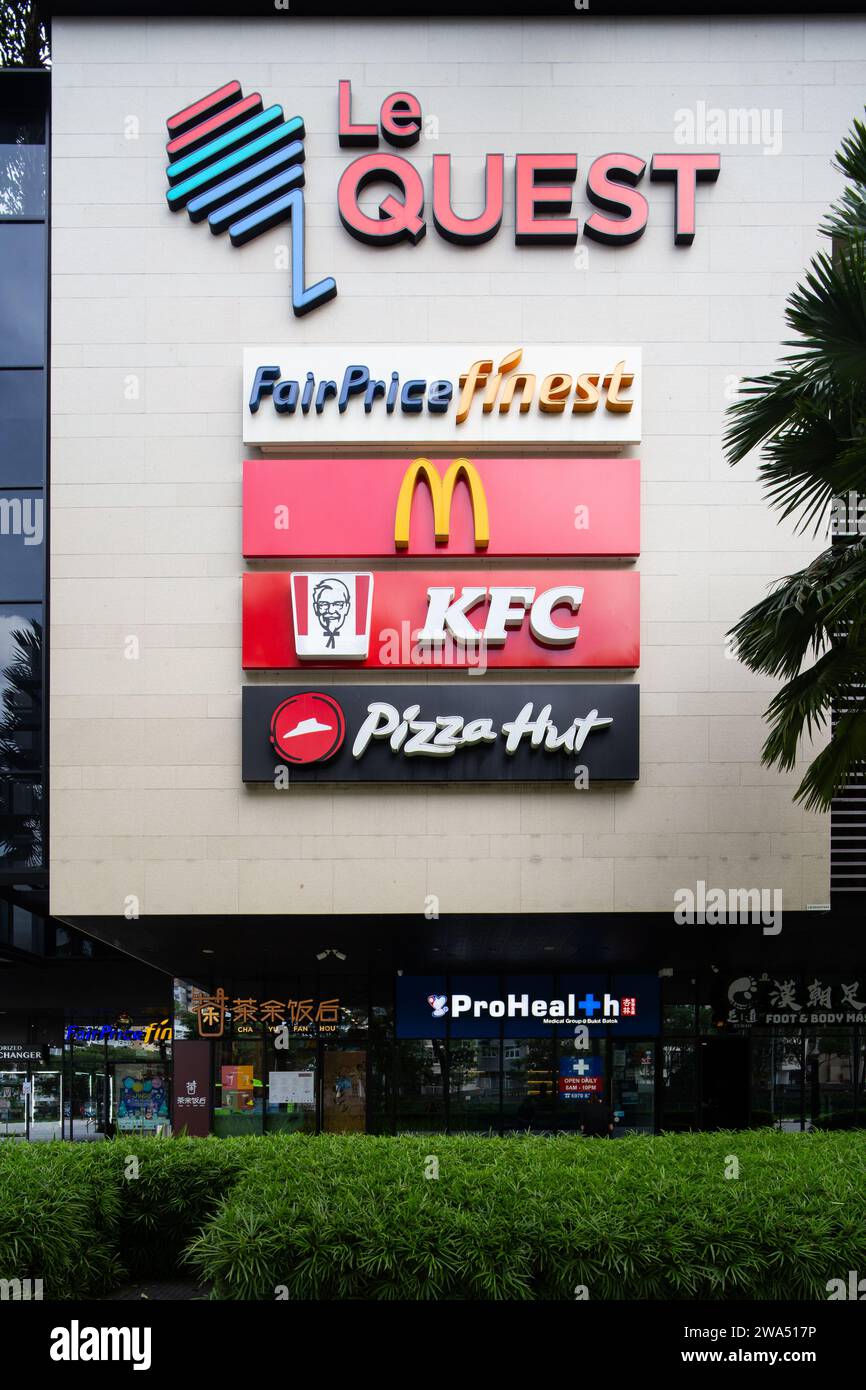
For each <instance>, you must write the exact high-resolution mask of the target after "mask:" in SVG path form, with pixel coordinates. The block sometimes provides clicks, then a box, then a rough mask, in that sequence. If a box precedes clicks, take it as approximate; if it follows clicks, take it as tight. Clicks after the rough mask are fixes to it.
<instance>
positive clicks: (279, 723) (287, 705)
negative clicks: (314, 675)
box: [271, 690, 346, 763]
mask: <svg viewBox="0 0 866 1390" xmlns="http://www.w3.org/2000/svg"><path fill="white" fill-rule="evenodd" d="M345 736H346V716H345V715H344V714H343V711H342V709H341V708H340V706H339V705H338V704H337V701H336V700H335V699H333V697H332V696H330V695H321V694H319V693H318V692H317V691H312V690H305V691H302V692H301V693H300V694H298V695H290V696H289V698H288V699H287V700H283V701H282V703H281V704H279V705H277V708H276V709H275V710H274V713H273V715H272V717H271V743H272V744H273V745H274V748H275V750H276V751H277V753H278V754H279V755H280V757H281V758H283V759H284V760H285V761H286V762H287V763H323V762H325V761H327V759H328V758H332V757H333V756H334V754H335V753H336V751H337V749H338V748H339V747H340V745H341V744H342V742H343V739H344V738H345Z"/></svg>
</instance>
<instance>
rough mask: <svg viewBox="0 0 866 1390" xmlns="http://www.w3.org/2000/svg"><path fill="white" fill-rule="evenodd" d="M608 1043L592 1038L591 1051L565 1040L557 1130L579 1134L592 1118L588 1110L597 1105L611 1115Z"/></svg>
mask: <svg viewBox="0 0 866 1390" xmlns="http://www.w3.org/2000/svg"><path fill="white" fill-rule="evenodd" d="M606 1042H607V1039H606V1038H593V1037H590V1040H589V1046H588V1047H577V1046H576V1044H575V1040H574V1038H563V1039H562V1042H561V1043H560V1047H559V1076H558V1078H557V1089H558V1092H559V1096H558V1101H557V1119H556V1127H557V1129H563V1130H573V1131H575V1132H577V1131H579V1130H580V1128H581V1125H583V1123H584V1121H586V1120H587V1119H588V1118H589V1117H588V1115H587V1111H588V1108H589V1107H592V1106H595V1105H596V1104H597V1103H600V1104H601V1105H603V1106H604V1108H605V1111H606V1112H607V1113H609V1112H610V1108H611V1100H610V1087H609V1085H608V1080H607V1068H606V1056H605V1054H606ZM592 1127H593V1126H592V1125H590V1128H592Z"/></svg>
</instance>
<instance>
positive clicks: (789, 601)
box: [725, 121, 866, 811]
mask: <svg viewBox="0 0 866 1390" xmlns="http://www.w3.org/2000/svg"><path fill="white" fill-rule="evenodd" d="M836 167H837V168H838V169H839V170H840V171H841V172H842V173H844V175H845V177H846V179H847V180H848V184H847V186H846V188H845V190H844V192H843V194H842V196H841V197H840V198H839V199H838V201H837V202H836V203H835V204H834V205H833V207H832V208H831V209H830V212H829V214H828V216H827V219H826V221H825V223H824V224H823V226H822V227H821V228H820V230H821V232H822V234H823V235H825V236H827V237H828V238H830V239H831V250H830V253H829V254H827V253H825V252H821V253H820V254H819V255H817V256H816V257H815V258H814V259H813V260H812V263H811V266H810V269H809V270H808V272H807V274H806V277H805V282H804V283H803V284H801V285H799V286H798V287H797V289H795V290H794V292H793V294H792V295H791V296H790V298H789V299H788V303H787V308H786V314H785V317H786V321H787V323H788V326H789V327H790V328H791V329H792V330H793V332H794V333H795V334H796V335H797V336H796V338H794V339H789V340H787V341H786V342H785V344H784V346H785V347H787V348H789V349H791V351H790V352H789V353H788V354H787V355H786V356H785V357H783V358H782V361H781V365H780V366H779V367H778V368H777V369H776V370H775V371H773V372H771V373H769V374H768V375H766V376H759V377H752V378H749V379H748V380H747V381H746V382H744V383H743V387H742V392H741V399H740V400H738V401H737V402H736V403H735V404H734V405H732V406H731V407H730V408H729V412H728V414H729V423H728V429H727V433H726V438H725V444H726V451H727V456H728V459H729V462H730V463H732V464H735V463H738V462H740V460H742V459H743V458H744V457H745V456H746V454H748V453H749V452H750V450H752V449H755V448H757V447H759V446H760V447H761V449H762V453H761V462H760V465H759V476H760V478H761V481H762V482H763V485H764V490H765V494H766V496H767V498H768V501H769V504H770V506H771V507H773V508H775V509H776V510H777V511H778V512H779V513H780V514H781V516H782V517H784V518H788V517H791V518H795V519H796V523H797V529H798V530H801V531H802V530H805V529H808V528H810V527H811V528H812V531H813V534H815V535H817V534H818V533H819V531H820V530H821V529H822V528H825V527H826V523H827V515H828V509H829V511H830V512H831V513H832V514H833V516H834V517H838V514H839V509H840V499H843V498H849V497H850V495H851V494H852V493H853V494H855V496H856V497H857V498H861V499H862V498H863V497H864V496H866V126H864V124H863V123H862V122H861V121H855V122H854V125H853V128H852V130H851V132H850V134H849V135H848V136H847V137H846V138H845V140H844V141H843V143H842V147H841V149H840V150H839V152H838V154H837V156H836ZM858 515H859V514H858ZM864 530H866V521H864V523H861V524H859V525H857V526H855V534H854V536H853V538H852V539H850V540H846V541H844V542H843V541H842V540H841V538H838V539H837V541H836V543H832V542H831V544H830V545H829V546H828V548H827V549H826V550H824V551H823V552H822V553H821V554H820V555H819V556H818V557H817V559H815V560H813V562H812V563H811V564H810V565H807V566H806V568H805V569H802V570H798V571H797V572H796V573H795V574H789V575H786V576H785V578H783V579H781V580H780V581H779V582H778V584H777V586H776V587H775V589H774V590H773V592H772V593H770V594H769V595H768V596H767V597H766V598H764V599H762V600H761V602H760V603H757V604H755V606H754V607H753V608H750V609H749V611H748V612H747V613H745V614H744V615H743V617H742V618H741V619H740V621H739V622H738V623H737V624H736V626H735V627H734V628H733V629H732V633H731V634H730V635H731V636H732V637H733V639H734V642H735V645H736V650H737V655H738V657H739V659H740V660H741V661H743V662H744V663H745V664H746V665H747V666H748V667H750V668H751V670H753V671H759V672H761V673H763V674H765V675H768V676H771V677H773V678H776V679H781V680H782V681H783V682H784V683H783V685H782V686H781V688H780V690H779V691H778V693H777V694H776V695H775V697H774V698H773V700H772V701H771V702H770V705H769V708H768V709H767V711H766V719H767V721H768V724H769V728H770V732H769V735H768V737H767V739H766V742H765V744H764V748H763V754H762V759H763V762H764V763H765V764H766V765H767V766H771V767H772V766H775V767H778V768H780V769H784V770H790V769H791V768H792V767H793V766H794V764H795V761H796V756H797V748H798V745H799V742H800V740H801V738H804V737H807V738H810V737H811V736H812V735H813V734H816V733H820V732H821V731H822V730H824V729H826V728H827V727H828V725H829V727H830V738H829V742H828V744H827V746H826V747H825V748H824V749H823V750H822V751H821V752H820V753H819V754H818V755H817V756H816V757H815V758H814V759H813V761H812V762H811V763H810V765H809V767H808V770H807V772H806V775H805V777H804V778H803V780H802V781H801V783H800V785H799V787H798V788H797V791H796V793H795V799H796V800H798V801H801V802H802V803H803V804H804V805H805V806H806V807H807V808H809V809H812V810H824V811H826V810H827V809H828V808H829V806H830V803H831V802H832V800H833V798H834V796H835V795H837V794H838V793H839V792H840V791H841V790H842V788H843V787H844V786H845V785H846V783H847V782H848V781H849V780H850V778H851V774H852V771H853V770H854V768H855V767H856V765H857V764H859V763H863V762H864V760H866V703H864V691H866V534H864Z"/></svg>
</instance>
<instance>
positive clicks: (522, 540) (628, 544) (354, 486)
mask: <svg viewBox="0 0 866 1390" xmlns="http://www.w3.org/2000/svg"><path fill="white" fill-rule="evenodd" d="M243 502H244V521H243V532H244V554H245V555H246V556H248V557H250V558H251V559H259V558H262V559H264V558H271V557H273V558H286V559H324V558H326V557H331V556H340V557H343V558H351V557H355V556H357V557H359V558H362V557H363V558H366V557H370V556H373V557H376V558H383V559H384V558H387V557H394V556H398V555H408V556H413V557H414V556H418V557H422V558H425V559H426V558H432V557H433V556H443V557H445V558H449V557H451V558H455V559H457V558H462V557H470V556H480V557H485V558H490V559H498V558H500V557H512V556H527V557H533V558H545V559H554V558H563V559H572V558H574V557H577V556H586V557H598V558H603V559H616V558H625V557H631V556H635V555H638V554H639V552H640V463H639V461H638V459H635V458H553V457H550V456H546V457H545V456H542V457H525V458H469V457H465V456H461V455H457V456H456V457H455V456H453V454H452V455H451V456H449V457H447V458H427V457H424V456H415V457H411V458H407V457H403V458H355V457H349V458H327V459H316V458H297V459H271V458H263V459H247V460H246V461H245V463H244V484H243Z"/></svg>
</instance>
